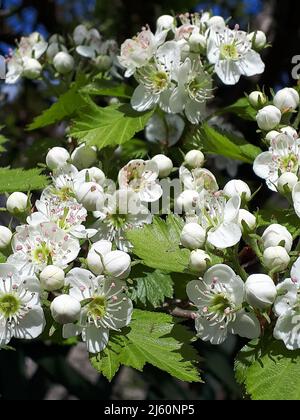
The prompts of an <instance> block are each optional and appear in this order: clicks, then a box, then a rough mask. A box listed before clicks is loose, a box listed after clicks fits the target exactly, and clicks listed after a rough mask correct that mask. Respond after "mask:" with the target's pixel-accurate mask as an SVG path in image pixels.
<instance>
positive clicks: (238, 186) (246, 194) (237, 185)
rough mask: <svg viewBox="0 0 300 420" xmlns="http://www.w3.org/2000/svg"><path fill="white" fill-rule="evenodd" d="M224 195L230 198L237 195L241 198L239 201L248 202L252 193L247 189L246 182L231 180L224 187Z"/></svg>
mask: <svg viewBox="0 0 300 420" xmlns="http://www.w3.org/2000/svg"><path fill="white" fill-rule="evenodd" d="M223 191H224V193H225V195H226V196H227V197H229V198H232V197H234V196H235V195H238V196H240V197H241V199H244V200H246V201H250V199H251V196H252V193H251V190H250V188H249V186H248V185H247V184H246V182H244V181H241V180H239V179H233V180H232V181H229V182H228V183H227V184H226V185H225V187H224V190H223Z"/></svg>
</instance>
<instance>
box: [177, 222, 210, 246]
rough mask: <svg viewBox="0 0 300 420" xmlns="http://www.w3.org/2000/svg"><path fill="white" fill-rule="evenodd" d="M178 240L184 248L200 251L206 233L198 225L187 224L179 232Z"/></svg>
mask: <svg viewBox="0 0 300 420" xmlns="http://www.w3.org/2000/svg"><path fill="white" fill-rule="evenodd" d="M180 240H181V244H182V246H184V247H185V248H188V249H191V250H193V249H201V248H202V247H203V245H204V244H205V240H206V232H205V230H204V229H203V227H201V226H200V225H198V223H188V224H187V225H185V226H184V228H183V230H182V232H181V236H180Z"/></svg>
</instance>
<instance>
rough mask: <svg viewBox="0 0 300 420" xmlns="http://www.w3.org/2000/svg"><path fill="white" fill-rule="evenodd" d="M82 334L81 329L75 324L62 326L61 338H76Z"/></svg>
mask: <svg viewBox="0 0 300 420" xmlns="http://www.w3.org/2000/svg"><path fill="white" fill-rule="evenodd" d="M81 333H82V328H81V327H79V326H78V325H75V324H66V325H64V326H63V338H65V339H68V338H73V337H77V336H78V335H80V334H81Z"/></svg>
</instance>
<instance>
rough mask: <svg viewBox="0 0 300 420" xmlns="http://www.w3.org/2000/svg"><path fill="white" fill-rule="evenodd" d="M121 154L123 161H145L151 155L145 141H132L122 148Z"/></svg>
mask: <svg viewBox="0 0 300 420" xmlns="http://www.w3.org/2000/svg"><path fill="white" fill-rule="evenodd" d="M121 153H122V154H121V157H122V161H127V162H128V161H129V160H132V159H144V158H145V157H146V156H147V155H148V153H149V149H148V144H147V142H145V141H144V140H139V139H131V140H130V141H128V142H127V143H125V144H124V145H123V146H122V151H121Z"/></svg>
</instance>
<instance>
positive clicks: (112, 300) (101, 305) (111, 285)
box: [63, 268, 133, 354]
mask: <svg viewBox="0 0 300 420" xmlns="http://www.w3.org/2000/svg"><path fill="white" fill-rule="evenodd" d="M66 284H68V285H69V286H70V296H71V297H72V298H74V299H75V300H77V301H78V302H80V304H81V305H82V309H81V314H80V317H79V320H78V322H76V323H74V324H66V325H65V326H64V327H63V336H64V338H70V337H74V336H78V335H81V336H82V339H83V341H84V342H85V343H86V345H87V349H88V351H89V352H90V353H94V354H95V353H100V352H101V351H102V350H104V349H105V347H106V346H107V344H108V340H109V333H110V330H111V331H116V332H120V330H121V329H122V328H124V327H126V326H127V325H128V324H129V323H130V321H131V316H132V311H133V306H132V302H131V300H130V299H129V298H128V297H127V296H126V294H125V290H126V288H125V286H124V282H122V281H119V280H113V279H109V278H105V277H103V276H99V277H95V276H94V275H93V274H92V273H91V272H90V271H88V270H84V269H80V268H74V269H73V270H71V271H70V272H69V273H68V275H67V277H66Z"/></svg>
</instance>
